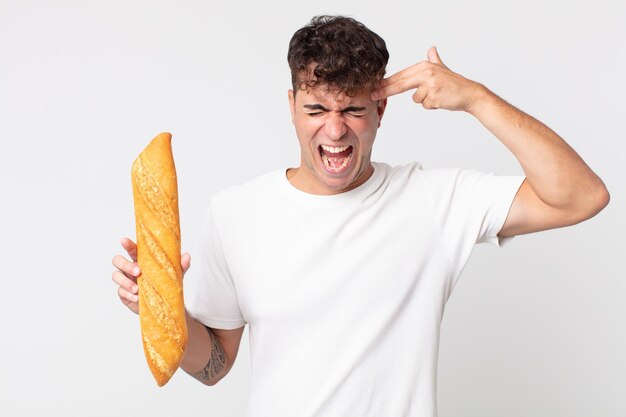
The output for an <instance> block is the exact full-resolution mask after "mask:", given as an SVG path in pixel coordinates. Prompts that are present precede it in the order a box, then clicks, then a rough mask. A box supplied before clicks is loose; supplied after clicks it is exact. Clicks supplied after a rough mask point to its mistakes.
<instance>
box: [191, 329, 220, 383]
mask: <svg viewBox="0 0 626 417" xmlns="http://www.w3.org/2000/svg"><path fill="white" fill-rule="evenodd" d="M206 331H207V332H208V333H209V339H211V341H210V343H211V358H210V359H209V361H208V362H207V364H206V365H205V366H204V368H203V369H201V370H200V371H198V372H195V373H194V374H193V376H194V378H196V379H198V380H200V381H202V382H207V381H210V380H212V379H213V378H215V377H216V376H217V375H218V374H219V373H220V372H222V370H223V369H224V367H225V366H226V353H224V348H222V345H221V343H220V342H219V340H218V339H217V337H216V336H215V335H214V334H213V332H211V330H210V329H209V328H208V327H207V328H206Z"/></svg>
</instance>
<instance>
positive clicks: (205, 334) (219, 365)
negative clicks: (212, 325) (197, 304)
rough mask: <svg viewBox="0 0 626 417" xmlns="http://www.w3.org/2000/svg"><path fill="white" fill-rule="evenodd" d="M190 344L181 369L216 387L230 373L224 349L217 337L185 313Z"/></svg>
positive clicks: (188, 343)
mask: <svg viewBox="0 0 626 417" xmlns="http://www.w3.org/2000/svg"><path fill="white" fill-rule="evenodd" d="M185 318H186V320H187V333H188V342H187V349H186V350H185V356H183V360H182V361H181V364H180V367H181V368H182V369H183V370H184V371H185V372H187V373H188V374H189V375H191V376H193V377H194V378H196V379H197V380H198V381H200V382H202V383H204V384H206V385H215V384H216V383H217V382H218V381H219V380H220V379H222V378H223V377H224V376H225V375H226V374H227V373H228V371H229V369H230V366H229V364H228V361H227V357H226V353H225V352H224V347H223V346H222V344H221V342H220V341H219V339H218V338H217V336H216V335H215V334H214V333H213V332H212V331H211V329H209V328H208V327H206V326H204V325H203V324H202V323H199V322H198V321H196V320H195V319H194V318H193V317H191V316H190V315H189V313H187V311H185Z"/></svg>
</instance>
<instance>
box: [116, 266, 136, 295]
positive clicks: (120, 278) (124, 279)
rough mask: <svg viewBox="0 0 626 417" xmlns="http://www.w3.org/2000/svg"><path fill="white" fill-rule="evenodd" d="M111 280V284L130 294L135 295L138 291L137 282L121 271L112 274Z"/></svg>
mask: <svg viewBox="0 0 626 417" xmlns="http://www.w3.org/2000/svg"><path fill="white" fill-rule="evenodd" d="M111 278H112V279H113V282H115V283H116V284H117V285H119V286H120V287H122V288H124V289H125V290H126V291H128V292H130V293H132V294H137V291H139V286H137V282H136V281H135V280H134V279H133V278H129V277H128V276H127V275H126V274H124V273H123V272H122V271H115V272H113V274H112V276H111Z"/></svg>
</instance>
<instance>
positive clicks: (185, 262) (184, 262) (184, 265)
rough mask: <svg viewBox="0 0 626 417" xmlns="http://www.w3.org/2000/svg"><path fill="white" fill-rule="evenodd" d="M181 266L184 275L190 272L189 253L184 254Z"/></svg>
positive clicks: (181, 258)
mask: <svg viewBox="0 0 626 417" xmlns="http://www.w3.org/2000/svg"><path fill="white" fill-rule="evenodd" d="M180 266H181V267H182V268H183V274H184V273H185V272H187V270H189V267H190V266H191V255H189V253H187V252H185V253H183V254H182V256H181V257H180Z"/></svg>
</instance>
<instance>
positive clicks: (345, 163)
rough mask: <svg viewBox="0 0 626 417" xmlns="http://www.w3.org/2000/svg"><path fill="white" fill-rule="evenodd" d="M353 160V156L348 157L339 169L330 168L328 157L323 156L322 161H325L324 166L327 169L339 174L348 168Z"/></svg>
mask: <svg viewBox="0 0 626 417" xmlns="http://www.w3.org/2000/svg"><path fill="white" fill-rule="evenodd" d="M351 159H352V154H350V155H348V156H347V157H345V158H343V162H342V163H341V166H339V167H332V166H330V163H329V162H328V157H327V156H326V155H324V154H322V161H324V165H325V166H326V168H328V169H329V170H331V171H335V172H339V171H341V170H342V169H344V168H345V167H346V166H348V164H349V163H350V160H351Z"/></svg>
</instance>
